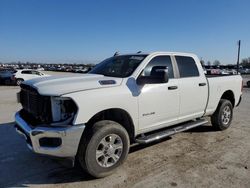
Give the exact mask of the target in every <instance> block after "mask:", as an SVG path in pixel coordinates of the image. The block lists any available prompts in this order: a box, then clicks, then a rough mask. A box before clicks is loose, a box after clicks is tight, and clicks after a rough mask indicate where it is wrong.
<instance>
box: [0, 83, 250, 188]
mask: <svg viewBox="0 0 250 188" xmlns="http://www.w3.org/2000/svg"><path fill="white" fill-rule="evenodd" d="M18 91H19V88H18V87H16V86H0V98H1V100H0V135H1V136H0V143H1V144H0V187H34V186H36V187H37V186H38V187H115V188H120V187H138V188H139V187H144V188H146V187H250V178H249V177H250V88H244V92H243V100H242V103H241V105H240V107H239V108H237V109H235V111H234V112H235V113H234V120H233V123H232V127H231V128H229V129H228V130H226V131H223V132H216V131H214V130H213V129H211V125H210V123H208V124H207V125H204V126H202V127H199V128H196V129H193V130H191V131H188V132H184V133H180V134H177V135H174V136H172V137H170V138H168V139H165V140H163V141H161V142H158V143H154V144H151V145H147V146H137V147H133V148H131V151H130V154H129V156H128V159H127V161H126V162H125V163H124V165H123V166H122V167H121V168H119V169H118V170H117V172H116V173H115V174H113V175H111V176H109V177H106V178H103V179H93V178H92V177H90V176H88V175H87V174H85V173H84V172H81V171H79V170H76V169H71V168H67V167H65V166H64V165H62V163H61V162H60V161H58V160H56V159H51V158H48V157H43V156H39V155H36V154H33V153H32V152H30V151H29V150H28V149H27V147H26V144H25V141H24V140H23V138H22V137H20V136H19V135H17V133H16V132H15V130H14V127H13V124H14V123H13V121H14V118H13V116H14V113H15V112H16V111H17V110H18V109H20V105H19V104H17V103H16V97H15V96H16V92H18Z"/></svg>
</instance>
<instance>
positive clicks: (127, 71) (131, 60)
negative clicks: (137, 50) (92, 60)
mask: <svg viewBox="0 0 250 188" xmlns="http://www.w3.org/2000/svg"><path fill="white" fill-rule="evenodd" d="M145 57H146V55H121V56H114V57H111V58H108V59H106V60H104V61H102V62H101V63H99V64H98V65H96V66H95V67H94V68H93V69H92V70H91V71H90V72H89V73H92V74H102V75H104V76H111V77H119V78H125V77H128V76H130V75H131V74H132V73H133V72H134V70H135V69H136V68H137V67H138V66H139V64H140V63H141V62H142V61H143V60H144V59H145Z"/></svg>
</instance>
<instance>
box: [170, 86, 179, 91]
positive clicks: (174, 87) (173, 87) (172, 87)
mask: <svg viewBox="0 0 250 188" xmlns="http://www.w3.org/2000/svg"><path fill="white" fill-rule="evenodd" d="M177 88H178V87H177V86H169V87H168V90H174V89H177Z"/></svg>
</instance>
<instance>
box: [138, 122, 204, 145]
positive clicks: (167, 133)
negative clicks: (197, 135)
mask: <svg viewBox="0 0 250 188" xmlns="http://www.w3.org/2000/svg"><path fill="white" fill-rule="evenodd" d="M207 122H208V121H207V120H205V119H199V120H196V121H192V122H188V123H185V124H181V125H178V126H176V127H173V128H169V129H165V130H163V131H160V132H157V133H153V134H150V135H143V136H140V137H138V138H137V139H136V140H135V141H136V142H137V143H139V144H147V143H150V142H154V141H156V140H160V139H163V138H166V137H168V136H171V135H173V134H176V133H179V132H183V131H186V130H189V129H192V128H195V127H198V126H200V125H203V124H205V123H207Z"/></svg>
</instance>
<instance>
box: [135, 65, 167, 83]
mask: <svg viewBox="0 0 250 188" xmlns="http://www.w3.org/2000/svg"><path fill="white" fill-rule="evenodd" d="M168 80H169V76H168V67H167V66H154V67H152V69H151V72H150V76H140V77H139V78H138V79H137V84H139V85H144V84H160V83H167V82H168Z"/></svg>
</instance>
